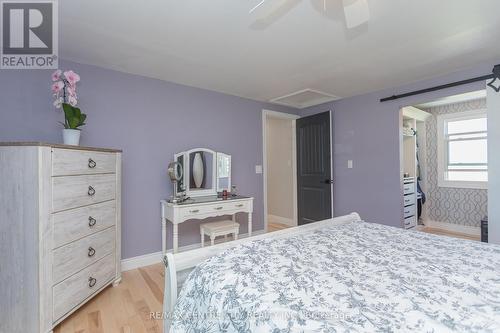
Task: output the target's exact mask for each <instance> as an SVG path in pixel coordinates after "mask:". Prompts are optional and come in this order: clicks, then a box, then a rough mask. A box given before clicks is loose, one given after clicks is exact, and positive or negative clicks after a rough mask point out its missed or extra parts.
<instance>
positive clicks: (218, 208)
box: [214, 207, 223, 210]
mask: <svg viewBox="0 0 500 333" xmlns="http://www.w3.org/2000/svg"><path fill="white" fill-rule="evenodd" d="M222 208H223V207H215V208H214V209H215V210H221V209H222Z"/></svg>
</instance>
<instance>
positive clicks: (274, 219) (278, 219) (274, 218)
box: [267, 214, 297, 227]
mask: <svg viewBox="0 0 500 333" xmlns="http://www.w3.org/2000/svg"><path fill="white" fill-rule="evenodd" d="M267 222H268V223H279V224H284V225H289V226H291V227H295V226H296V225H297V224H296V223H295V222H294V221H293V219H291V218H288V217H283V216H278V215H273V214H269V215H267Z"/></svg>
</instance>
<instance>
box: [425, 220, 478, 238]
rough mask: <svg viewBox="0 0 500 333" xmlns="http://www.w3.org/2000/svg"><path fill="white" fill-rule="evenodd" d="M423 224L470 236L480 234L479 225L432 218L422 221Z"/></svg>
mask: <svg viewBox="0 0 500 333" xmlns="http://www.w3.org/2000/svg"><path fill="white" fill-rule="evenodd" d="M424 225H425V226H426V227H429V228H436V229H442V230H446V231H451V232H458V233H461V234H466V235H471V236H481V228H479V227H471V226H467V225H460V224H452V223H446V222H439V221H432V220H426V221H424Z"/></svg>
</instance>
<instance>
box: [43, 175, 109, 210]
mask: <svg viewBox="0 0 500 333" xmlns="http://www.w3.org/2000/svg"><path fill="white" fill-rule="evenodd" d="M115 195H116V176H115V175H114V174H108V175H89V176H68V177H53V178H52V211H53V212H58V211H61V210H65V209H71V208H77V207H82V206H87V205H91V204H95V203H99V202H103V201H107V200H112V199H115Z"/></svg>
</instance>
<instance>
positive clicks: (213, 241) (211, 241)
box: [210, 236, 215, 246]
mask: <svg viewBox="0 0 500 333" xmlns="http://www.w3.org/2000/svg"><path fill="white" fill-rule="evenodd" d="M214 244H215V236H210V245H212V246H214Z"/></svg>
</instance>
